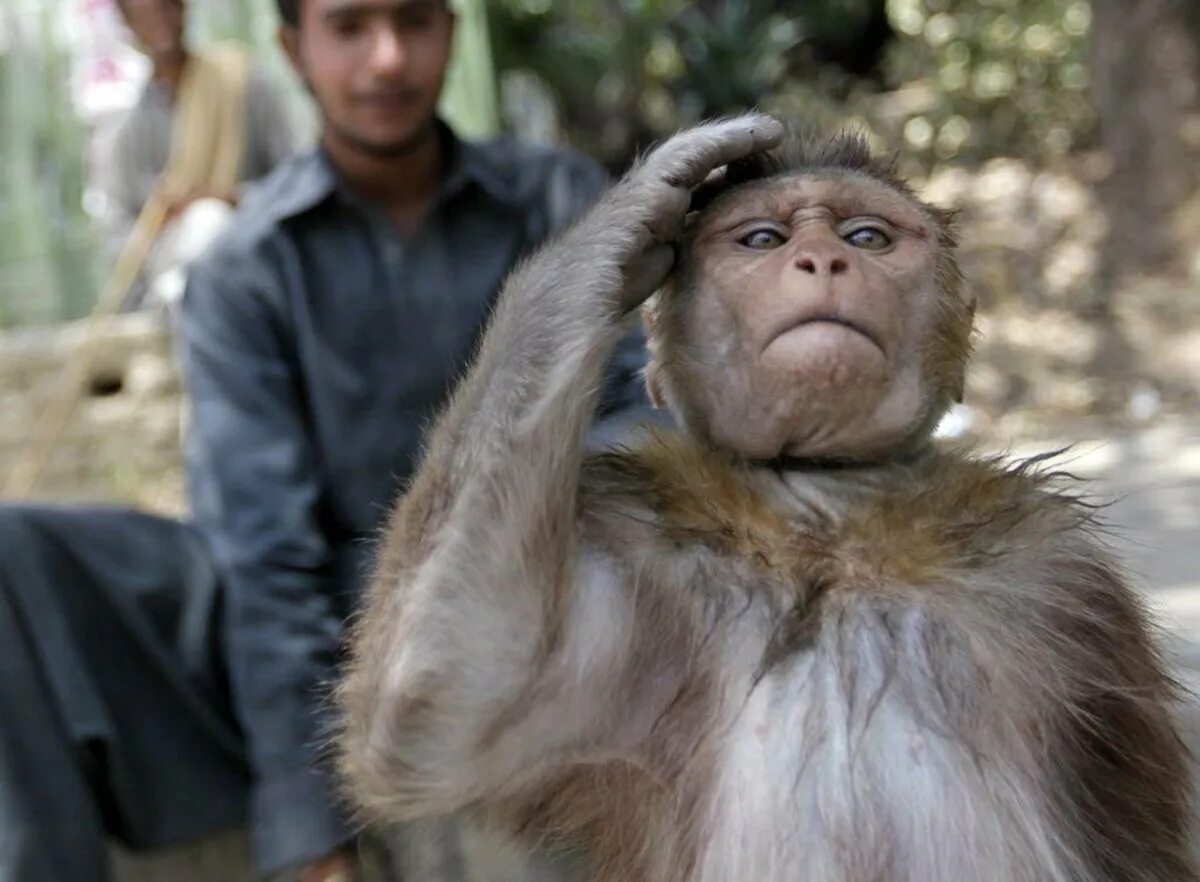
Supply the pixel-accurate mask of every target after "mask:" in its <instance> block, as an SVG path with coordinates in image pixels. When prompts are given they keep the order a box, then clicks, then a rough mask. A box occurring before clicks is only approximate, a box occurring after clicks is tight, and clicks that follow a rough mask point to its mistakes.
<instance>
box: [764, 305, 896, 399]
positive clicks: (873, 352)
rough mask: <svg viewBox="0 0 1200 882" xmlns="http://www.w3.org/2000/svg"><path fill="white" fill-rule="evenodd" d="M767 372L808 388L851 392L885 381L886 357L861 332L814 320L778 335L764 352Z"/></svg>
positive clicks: (846, 326)
mask: <svg viewBox="0 0 1200 882" xmlns="http://www.w3.org/2000/svg"><path fill="white" fill-rule="evenodd" d="M762 364H763V366H764V367H765V368H767V369H768V370H770V371H772V372H775V371H778V372H780V373H783V374H786V375H790V376H791V377H792V378H794V380H795V381H796V382H798V383H801V384H803V385H805V386H807V387H809V388H820V387H824V388H829V389H837V388H840V387H844V388H846V389H847V391H849V390H850V389H855V388H861V387H862V386H864V385H868V386H870V385H875V384H876V383H879V382H882V381H883V380H884V377H885V376H886V373H887V356H886V355H884V352H883V350H882V349H881V348H880V347H879V344H878V343H876V342H875V341H874V340H873V339H871V338H870V337H868V336H867V335H866V334H865V333H863V332H862V331H859V330H857V329H856V328H852V327H849V326H848V325H845V324H841V323H839V322H832V321H811V322H805V323H804V324H801V325H797V326H796V327H794V328H791V329H789V330H786V331H784V332H783V333H782V334H780V335H779V336H777V337H776V338H775V339H774V340H772V341H771V342H770V343H769V344H767V347H766V349H764V350H763V354H762Z"/></svg>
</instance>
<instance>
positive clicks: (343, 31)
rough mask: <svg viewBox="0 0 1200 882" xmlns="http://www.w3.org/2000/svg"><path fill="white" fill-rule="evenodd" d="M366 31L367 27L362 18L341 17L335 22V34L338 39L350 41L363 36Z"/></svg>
mask: <svg viewBox="0 0 1200 882" xmlns="http://www.w3.org/2000/svg"><path fill="white" fill-rule="evenodd" d="M365 30H366V25H365V24H364V22H363V21H362V19H360V18H354V17H351V16H344V17H339V18H337V19H335V20H334V22H333V32H334V34H336V35H337V36H338V37H340V38H342V39H344V40H349V39H353V38H354V37H358V36H360V35H362V33H363V32H364V31H365Z"/></svg>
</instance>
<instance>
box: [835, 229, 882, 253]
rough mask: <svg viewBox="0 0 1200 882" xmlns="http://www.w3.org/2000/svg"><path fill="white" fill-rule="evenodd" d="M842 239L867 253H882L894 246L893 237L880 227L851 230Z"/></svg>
mask: <svg viewBox="0 0 1200 882" xmlns="http://www.w3.org/2000/svg"><path fill="white" fill-rule="evenodd" d="M842 238H843V239H845V240H846V241H847V242H849V243H850V244H851V245H853V246H854V247H855V248H862V249H864V250H866V251H881V250H883V249H884V248H887V247H888V246H889V245H891V244H892V239H891V237H890V236H888V234H887V233H885V232H884V231H883V230H881V229H879V228H878V227H859V228H858V229H857V230H851V231H850V232H849V233H847V234H846V235H845V236H843V237H842Z"/></svg>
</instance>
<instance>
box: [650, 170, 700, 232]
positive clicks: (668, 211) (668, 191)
mask: <svg viewBox="0 0 1200 882" xmlns="http://www.w3.org/2000/svg"><path fill="white" fill-rule="evenodd" d="M654 190H655V192H654V193H653V196H652V197H651V200H650V203H651V204H650V211H649V212H648V216H647V218H646V222H645V223H646V229H647V230H648V231H649V234H650V242H674V241H675V240H676V239H678V238H679V236H680V234H681V233H682V232H683V223H684V221H685V220H686V219H687V212H688V206H689V205H690V204H691V192H690V191H688V190H683V189H680V188H679V187H665V186H663V185H662V184H661V183H660V184H657V185H656V186H655V187H654ZM650 242H647V243H645V244H650Z"/></svg>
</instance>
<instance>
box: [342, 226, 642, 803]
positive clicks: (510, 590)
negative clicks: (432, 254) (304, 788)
mask: <svg viewBox="0 0 1200 882" xmlns="http://www.w3.org/2000/svg"><path fill="white" fill-rule="evenodd" d="M601 233H602V231H601ZM594 234H595V231H592V230H588V229H587V228H586V226H585V227H582V228H576V230H575V231H573V234H569V235H577V236H582V237H585V241H586V237H587V236H590V235H594ZM571 247H572V241H571V239H570V238H568V239H567V240H564V241H562V242H560V243H559V244H558V245H556V246H554V248H553V249H551V250H549V251H547V252H543V254H542V255H540V256H539V257H537V258H535V259H534V260H533V261H531V262H530V263H529V264H527V265H526V266H525V267H523V268H522V269H521V270H519V271H518V272H517V273H516V274H514V276H513V277H512V279H511V280H510V281H509V283H508V285H507V286H506V289H505V292H504V294H503V295H502V297H501V301H500V303H499V304H498V307H497V311H496V314H495V317H494V319H493V322H492V325H491V327H490V329H489V331H488V333H487V335H486V337H485V340H484V343H483V346H482V349H481V352H480V355H479V357H478V359H477V361H476V363H475V366H474V367H473V369H472V370H471V372H470V374H469V375H468V377H467V379H466V380H465V381H464V383H463V385H462V386H461V387H460V390H459V392H458V393H457V394H456V395H455V398H454V401H453V403H452V404H451V406H450V408H449V409H448V410H447V412H446V414H445V415H444V416H443V417H442V419H441V420H440V421H439V423H438V425H437V426H436V428H435V430H434V433H433V436H432V439H431V443H430V448H429V453H428V455H427V457H426V460H425V462H424V463H423V465H422V467H421V469H420V470H419V472H418V476H417V479H416V481H415V483H414V485H413V487H412V488H411V490H410V491H409V492H408V494H406V496H405V498H404V499H403V500H402V502H401V504H400V506H399V508H398V509H397V512H396V515H395V518H394V521H393V523H392V526H391V532H390V535H389V537H388V544H389V548H388V552H387V554H386V555H385V559H384V562H383V565H382V567H381V570H380V573H379V576H378V577H377V580H376V584H375V586H374V588H373V591H372V597H371V598H370V601H369V608H368V610H367V613H366V615H365V616H364V617H363V625H362V626H361V627H360V629H359V634H358V640H357V641H356V647H355V649H356V653H355V659H354V662H353V664H352V666H351V669H350V671H349V674H348V676H347V678H346V680H345V681H344V684H343V689H342V702H343V708H344V710H345V726H346V728H345V731H344V733H343V739H342V741H343V743H342V755H343V759H344V768H345V770H346V771H347V772H348V773H349V775H350V777H351V778H352V780H354V781H355V784H356V788H357V790H358V792H359V796H360V798H364V799H365V800H366V801H367V802H371V800H372V794H377V795H378V799H379V800H380V810H381V811H382V812H383V813H384V814H386V815H388V816H389V817H392V818H396V817H399V816H402V815H403V816H413V815H419V814H425V813H430V812H441V811H448V810H452V809H453V808H456V807H457V806H458V805H461V804H462V803H463V802H465V801H467V800H469V799H476V798H481V796H482V794H484V793H486V792H489V790H493V789H494V788H495V787H497V786H499V782H500V781H502V780H504V779H505V778H506V776H509V777H510V776H512V775H513V774H515V773H516V772H517V771H519V769H520V767H521V766H522V765H523V763H524V762H525V759H528V758H529V757H531V756H535V755H536V753H537V752H538V751H539V750H542V749H548V748H550V747H551V744H550V743H549V742H550V741H553V740H554V738H555V737H557V736H558V735H559V734H561V733H562V732H563V731H564V730H566V729H567V728H568V726H567V725H562V726H548V727H545V728H544V729H542V730H541V731H540V732H539V734H540V735H543V736H545V738H544V739H543V740H542V741H541V742H538V741H537V739H536V738H530V737H527V736H523V737H521V738H517V739H516V740H515V741H514V738H513V737H512V736H511V731H512V730H514V729H518V728H519V725H518V724H519V723H521V719H520V718H514V719H510V720H508V722H507V724H505V723H504V722H503V719H506V718H507V716H509V715H510V714H509V711H510V710H511V708H512V707H513V705H514V704H515V703H516V702H517V701H518V699H519V696H520V695H521V694H522V693H523V692H526V691H528V690H529V689H531V688H532V685H533V684H535V683H538V682H542V681H545V680H546V679H547V678H548V677H549V676H551V675H550V674H549V670H550V669H551V668H552V667H555V666H556V665H561V660H560V659H555V658H551V653H550V651H549V647H552V646H554V645H555V644H556V643H557V642H558V634H557V632H559V631H561V629H562V627H563V623H564V621H565V620H566V618H567V616H568V610H569V607H570V606H571V604H572V593H573V592H572V586H573V581H574V577H575V561H574V558H575V549H576V512H575V505H576V502H575V500H576V487H577V482H578V478H579V471H580V461H581V459H582V456H583V436H584V433H585V432H586V429H587V426H588V424H589V422H590V420H591V417H592V414H593V411H594V398H595V393H596V391H597V389H598V387H599V385H600V380H601V375H602V372H603V368H604V365H605V362H606V360H607V358H608V356H609V354H610V353H611V351H612V350H613V348H614V347H615V345H616V343H617V341H618V340H619V338H620V336H621V333H622V328H621V322H620V321H619V311H620V310H619V306H618V305H617V301H616V299H615V295H614V294H613V287H614V286H615V285H619V283H620V282H619V279H620V276H619V272H618V271H617V269H616V268H615V267H614V268H613V269H612V271H611V274H610V273H609V272H608V270H607V268H605V267H602V266H601V267H597V266H588V267H585V268H584V270H583V271H581V272H579V273H578V274H577V275H576V276H575V277H574V278H572V277H571V276H570V275H569V273H568V266H567V265H568V264H571V263H575V261H574V260H572V259H571ZM547 692H554V690H553V689H551V690H547ZM543 697H545V695H543ZM530 712H531V711H530V709H528V708H527V709H526V713H525V715H526V716H528V715H529V713H530ZM518 742H520V743H518ZM385 799H386V804H384V801H385Z"/></svg>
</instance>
